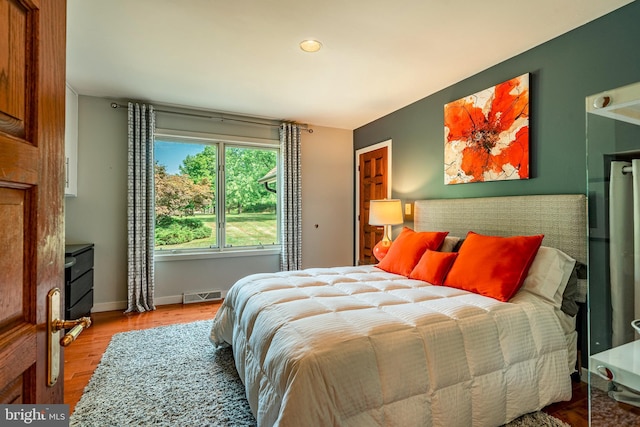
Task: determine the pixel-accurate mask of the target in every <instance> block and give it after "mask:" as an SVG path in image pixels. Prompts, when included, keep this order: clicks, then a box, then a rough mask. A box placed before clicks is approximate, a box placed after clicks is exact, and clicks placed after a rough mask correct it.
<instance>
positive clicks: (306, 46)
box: [300, 40, 322, 52]
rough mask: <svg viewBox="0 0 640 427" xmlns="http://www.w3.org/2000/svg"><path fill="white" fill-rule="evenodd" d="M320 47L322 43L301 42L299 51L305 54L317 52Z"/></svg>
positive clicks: (314, 41) (316, 41)
mask: <svg viewBox="0 0 640 427" xmlns="http://www.w3.org/2000/svg"><path fill="white" fill-rule="evenodd" d="M321 47H322V43H320V42H319V41H318V40H302V41H301V42H300V49H302V50H304V51H305V52H317V51H319V50H320V48H321Z"/></svg>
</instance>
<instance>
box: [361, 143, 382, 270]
mask: <svg viewBox="0 0 640 427" xmlns="http://www.w3.org/2000/svg"><path fill="white" fill-rule="evenodd" d="M387 169H388V151H387V147H381V148H378V149H376V150H373V151H368V152H366V153H363V154H361V155H360V157H359V160H358V177H359V178H358V181H359V185H360V200H359V206H360V211H359V212H358V217H359V218H360V222H359V228H360V229H359V233H358V234H359V236H360V242H359V245H360V247H359V251H358V254H359V256H358V257H359V259H358V263H360V264H363V263H364V264H374V263H376V262H377V260H376V259H375V257H374V256H373V247H374V246H375V245H376V243H378V242H379V241H380V240H382V235H383V227H377V226H372V225H369V201H370V200H377V199H384V198H385V197H387V194H388V193H387V181H388V173H387Z"/></svg>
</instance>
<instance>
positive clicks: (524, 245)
mask: <svg viewBox="0 0 640 427" xmlns="http://www.w3.org/2000/svg"><path fill="white" fill-rule="evenodd" d="M543 237H544V235H542V234H540V235H536V236H513V237H497V236H483V235H481V234H476V233H474V232H473V231H470V232H469V233H468V234H467V238H466V239H465V241H464V243H463V244H462V246H461V247H460V250H459V251H458V258H457V259H456V261H455V262H454V263H453V266H452V267H451V270H449V273H448V274H447V277H446V278H445V280H444V285H445V286H450V287H452V288H458V289H464V290H466V291H470V292H475V293H477V294H480V295H485V296H488V297H492V298H495V299H497V300H500V301H509V300H510V299H511V297H513V296H514V295H515V293H516V292H518V289H520V287H521V286H522V283H523V282H524V279H525V278H526V277H527V272H528V271H529V267H531V263H532V262H533V259H534V258H535V256H536V253H537V252H538V248H540V244H541V243H542V238H543Z"/></svg>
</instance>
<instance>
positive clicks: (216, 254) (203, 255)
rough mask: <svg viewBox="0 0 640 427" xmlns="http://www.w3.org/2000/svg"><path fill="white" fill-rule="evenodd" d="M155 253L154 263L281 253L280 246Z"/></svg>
mask: <svg viewBox="0 0 640 427" xmlns="http://www.w3.org/2000/svg"><path fill="white" fill-rule="evenodd" d="M166 252H167V253H162V252H156V253H154V255H153V260H154V261H156V262H165V261H189V260H194V259H211V258H238V257H246V256H250V257H253V256H265V255H280V253H281V252H282V250H281V248H280V246H277V247H274V248H269V249H244V250H243V249H238V250H231V249H227V250H223V251H203V252H178V253H171V252H170V251H166Z"/></svg>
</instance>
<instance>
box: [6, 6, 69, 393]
mask: <svg viewBox="0 0 640 427" xmlns="http://www.w3.org/2000/svg"><path fill="white" fill-rule="evenodd" d="M65 37H66V2H65V0H39V1H36V0H0V250H1V252H2V254H1V255H0V403H25V404H34V403H43V404H44V403H62V401H63V389H62V383H63V381H62V375H60V377H61V379H60V380H59V381H58V382H57V383H56V384H55V385H54V386H52V387H49V386H48V385H47V383H48V378H47V377H48V375H47V293H48V291H49V290H50V289H52V288H56V287H58V288H60V289H63V282H64V205H63V201H64V200H63V197H64V196H63V191H64V187H63V185H64V180H63V177H64V110H65V108H64V97H65V46H66V40H65ZM61 364H62V358H60V365H61ZM61 372H62V371H61Z"/></svg>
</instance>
